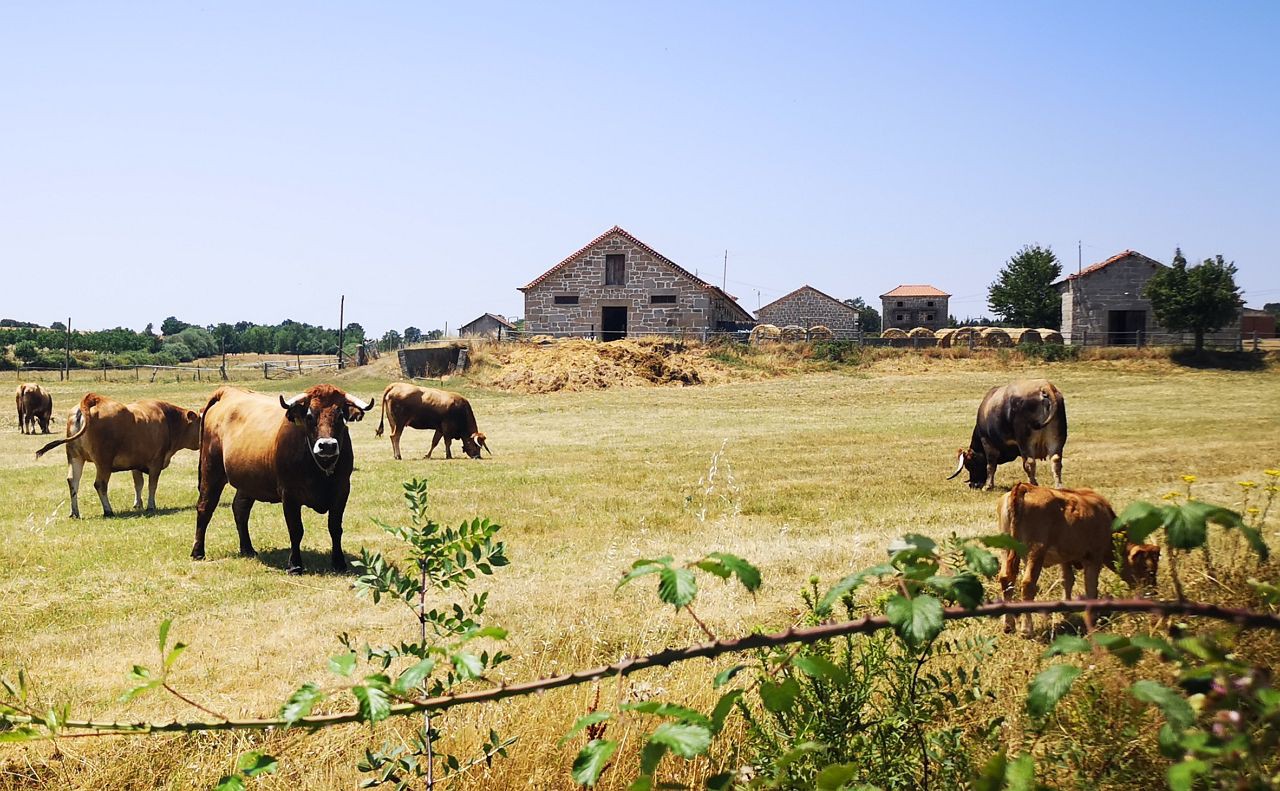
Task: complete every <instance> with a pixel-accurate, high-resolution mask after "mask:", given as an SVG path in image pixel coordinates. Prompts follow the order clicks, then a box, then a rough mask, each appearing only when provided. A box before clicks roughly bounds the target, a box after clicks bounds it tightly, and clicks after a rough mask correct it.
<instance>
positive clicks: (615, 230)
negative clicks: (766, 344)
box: [519, 225, 755, 321]
mask: <svg viewBox="0 0 1280 791" xmlns="http://www.w3.org/2000/svg"><path fill="white" fill-rule="evenodd" d="M614 234H618V235H619V236H621V237H622V238H624V239H626V240H627V241H629V242H631V243H632V244H634V245H635V246H636V247H639V248H640V249H641V250H644V251H645V252H646V253H648V254H649V255H651V256H653V257H654V258H656V259H658V260H659V261H661V262H662V263H664V264H666V265H667V266H669V267H671V268H672V269H674V270H676V272H678V273H680V274H681V275H683V276H684V277H687V278H689V279H690V280H692V281H693V282H694V283H697V284H698V285H699V286H701V287H702V288H705V289H706V290H708V291H710V292H712V293H713V294H717V295H719V296H721V297H724V298H725V299H727V300H728V301H729V304H730V305H732V306H733V308H734V309H735V310H737V311H738V313H739V314H741V315H742V316H743V317H744V318H745V320H746V321H755V318H754V317H753V316H752V315H751V314H750V313H748V312H747V309H746V308H744V307H742V306H741V305H739V304H738V298H737V297H735V296H733V295H732V294H729V293H727V292H725V291H724V290H723V289H721V288H719V287H717V286H713V285H711V284H710V283H708V282H707V281H705V280H703V279H702V278H700V277H698V276H697V275H695V274H693V273H692V272H690V271H689V270H687V269H685V268H684V267H682V266H680V265H679V264H677V263H676V262H675V261H672V260H671V259H670V258H667V257H666V256H665V255H663V254H662V253H659V252H658V251H657V250H654V249H653V248H652V247H650V246H649V245H647V244H645V243H644V242H642V241H640V240H639V239H637V238H636V237H634V236H632V235H631V234H630V233H628V232H627V231H626V230H625V229H624V228H623V227H622V226H620V225H615V226H613V227H612V228H610V229H609V230H607V231H605V232H604V233H602V234H600V235H599V236H597V237H596V238H594V239H592V240H591V241H589V242H587V243H586V244H585V245H583V246H582V247H580V248H579V249H578V250H577V251H575V252H574V253H573V254H572V255H570V256H569V257H568V258H566V259H564V260H563V261H561V262H560V263H558V264H556V265H555V266H553V267H551V268H550V269H548V270H547V271H545V272H543V273H542V274H541V275H538V277H536V278H534V279H533V280H532V281H531V282H530V283H529V285H527V286H523V287H521V288H520V289H519V290H520V291H528V290H529V289H531V288H534V287H535V286H537V285H538V284H540V283H542V282H543V281H545V280H546V279H547V278H549V277H551V276H552V275H554V274H555V273H556V272H559V271H560V270H561V269H564V268H565V267H567V266H569V264H571V263H573V262H574V261H575V260H577V259H578V258H579V257H580V256H582V255H583V254H584V253H586V252H587V251H588V250H590V249H591V248H593V247H595V246H596V245H598V244H600V243H601V242H603V241H604V240H605V239H608V238H609V237H610V236H612V235H614Z"/></svg>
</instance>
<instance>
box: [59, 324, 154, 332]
mask: <svg viewBox="0 0 1280 791" xmlns="http://www.w3.org/2000/svg"><path fill="white" fill-rule="evenodd" d="M147 326H148V327H150V326H151V325H150V324H148V325H147ZM49 329H51V330H58V331H60V332H66V331H67V325H65V324H63V323H62V322H60V321H55V322H53V323H52V324H50V325H49Z"/></svg>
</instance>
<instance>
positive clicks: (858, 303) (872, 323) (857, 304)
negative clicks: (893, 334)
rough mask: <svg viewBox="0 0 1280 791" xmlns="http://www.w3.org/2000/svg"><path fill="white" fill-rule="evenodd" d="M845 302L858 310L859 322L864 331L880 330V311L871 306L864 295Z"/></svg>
mask: <svg viewBox="0 0 1280 791" xmlns="http://www.w3.org/2000/svg"><path fill="white" fill-rule="evenodd" d="M844 304H846V305H848V306H849V307H851V308H853V309H854V310H856V311H858V324H859V326H861V327H862V331H863V332H879V331H880V326H881V325H880V311H878V310H876V309H875V308H873V307H871V306H870V305H868V304H867V303H866V300H864V299H863V298H862V297H854V298H853V299H846V300H845V301H844Z"/></svg>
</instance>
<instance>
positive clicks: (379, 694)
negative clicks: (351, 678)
mask: <svg viewBox="0 0 1280 791" xmlns="http://www.w3.org/2000/svg"><path fill="white" fill-rule="evenodd" d="M384 678H385V677H384ZM351 694H352V695H355V696H356V701H357V702H358V703H359V710H360V717H361V719H363V720H365V721H366V722H370V723H372V722H379V721H380V720H385V719H386V718H387V717H389V716H391V698H390V696H388V695H387V693H386V692H385V691H384V690H383V689H382V688H381V687H380V686H379V685H364V684H360V685H357V686H354V687H352V688H351Z"/></svg>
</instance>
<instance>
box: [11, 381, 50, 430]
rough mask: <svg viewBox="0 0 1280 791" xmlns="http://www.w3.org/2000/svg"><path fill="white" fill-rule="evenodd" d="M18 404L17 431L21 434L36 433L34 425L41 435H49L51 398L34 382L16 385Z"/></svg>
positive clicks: (46, 391) (47, 392)
mask: <svg viewBox="0 0 1280 791" xmlns="http://www.w3.org/2000/svg"><path fill="white" fill-rule="evenodd" d="M16 400H17V404H18V430H19V431H21V432H22V433H23V434H34V433H36V425H37V424H38V425H39V426H40V433H41V434H48V433H49V421H50V420H52V419H53V396H51V395H49V391H48V390H45V389H44V388H43V387H41V386H40V385H38V384H35V383H34V382H25V383H23V384H20V385H18V392H17V396H16Z"/></svg>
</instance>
